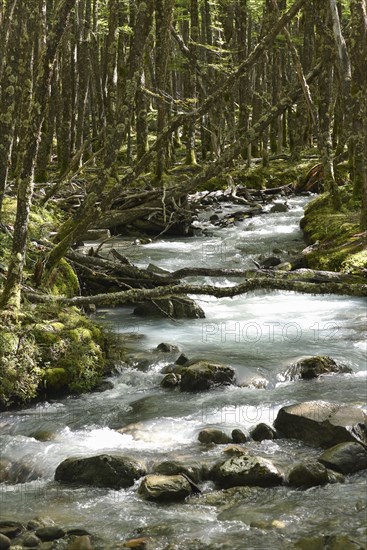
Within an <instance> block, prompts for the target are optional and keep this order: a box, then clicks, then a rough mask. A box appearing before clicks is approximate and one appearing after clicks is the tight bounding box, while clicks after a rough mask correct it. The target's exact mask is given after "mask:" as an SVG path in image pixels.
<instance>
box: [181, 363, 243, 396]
mask: <svg viewBox="0 0 367 550" xmlns="http://www.w3.org/2000/svg"><path fill="white" fill-rule="evenodd" d="M234 379H235V371H234V369H233V368H232V367H229V366H228V365H222V364H221V363H210V362H209V361H198V362H197V363H194V364H192V365H190V366H189V367H187V368H185V369H184V370H183V371H182V375H181V390H182V391H202V390H208V389H210V388H211V387H212V386H214V385H228V384H232V383H233V382H234Z"/></svg>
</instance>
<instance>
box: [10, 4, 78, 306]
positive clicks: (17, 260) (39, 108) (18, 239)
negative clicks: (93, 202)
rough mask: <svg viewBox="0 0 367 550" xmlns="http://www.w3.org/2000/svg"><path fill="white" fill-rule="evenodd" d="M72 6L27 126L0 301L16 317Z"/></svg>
mask: <svg viewBox="0 0 367 550" xmlns="http://www.w3.org/2000/svg"><path fill="white" fill-rule="evenodd" d="M74 5H75V0H63V1H62V2H61V3H60V4H59V8H58V10H57V12H56V15H55V20H54V24H53V26H52V29H51V32H50V35H49V39H48V41H47V44H46V46H45V47H44V48H43V51H42V55H41V59H40V63H39V71H38V76H37V82H36V84H35V90H34V96H33V100H32V104H31V110H30V113H29V118H28V123H27V129H26V147H25V148H24V150H25V154H24V157H23V162H22V165H21V171H20V174H19V181H18V195H17V212H16V220H15V227H14V235H13V247H12V252H11V260H10V265H9V269H8V275H7V278H6V282H5V285H4V289H3V293H2V296H1V298H0V309H13V312H14V314H15V315H17V313H18V310H19V306H20V287H21V281H22V276H23V268H24V263H25V257H26V246H27V235H28V223H29V213H30V208H31V205H32V198H33V188H34V177H33V176H34V168H35V163H36V157H37V150H38V144H39V140H40V135H41V129H42V123H43V119H44V116H45V110H46V105H47V102H48V97H49V89H50V84H51V78H52V71H53V66H54V62H55V58H56V53H57V49H58V47H59V44H60V41H61V39H62V36H63V34H64V31H65V28H66V27H67V23H68V20H69V17H70V12H71V10H72V9H73V7H74Z"/></svg>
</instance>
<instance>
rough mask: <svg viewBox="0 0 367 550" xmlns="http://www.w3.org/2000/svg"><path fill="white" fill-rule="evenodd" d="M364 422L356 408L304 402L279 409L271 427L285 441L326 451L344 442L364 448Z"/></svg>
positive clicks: (365, 418) (366, 432)
mask: <svg viewBox="0 0 367 550" xmlns="http://www.w3.org/2000/svg"><path fill="white" fill-rule="evenodd" d="M366 422H367V415H366V413H365V412H364V411H363V410H362V409H359V408H358V407H354V406H352V405H340V404H338V403H329V402H327V401H306V402H304V403H297V404H295V405H290V406H288V407H283V408H282V409H280V411H279V412H278V415H277V417H276V419H275V422H274V426H275V428H276V430H277V431H279V432H281V434H282V435H284V436H285V437H289V438H292V439H298V440H300V441H303V442H305V443H308V444H310V445H312V446H315V447H325V448H327V447H331V446H333V445H336V444H337V443H344V442H348V441H357V442H361V443H363V444H365V445H366V444H367V425H366Z"/></svg>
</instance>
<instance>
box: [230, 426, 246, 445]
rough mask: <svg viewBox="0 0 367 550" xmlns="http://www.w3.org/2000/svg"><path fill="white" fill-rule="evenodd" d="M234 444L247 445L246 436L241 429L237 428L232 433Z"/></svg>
mask: <svg viewBox="0 0 367 550" xmlns="http://www.w3.org/2000/svg"><path fill="white" fill-rule="evenodd" d="M231 436H232V441H233V443H246V441H247V437H246V434H244V432H243V431H242V430H240V429H239V428H235V429H234V430H232V433H231Z"/></svg>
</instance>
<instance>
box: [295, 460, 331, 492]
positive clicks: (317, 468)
mask: <svg viewBox="0 0 367 550" xmlns="http://www.w3.org/2000/svg"><path fill="white" fill-rule="evenodd" d="M328 481H329V476H328V471H327V469H326V468H325V466H323V465H322V464H320V463H319V462H316V461H310V462H306V463H304V464H296V465H295V466H294V467H293V468H292V469H291V471H290V472H289V474H288V484H289V485H290V486H291V487H297V488H304V489H307V488H309V487H315V486H317V485H325V484H326V483H328Z"/></svg>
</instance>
